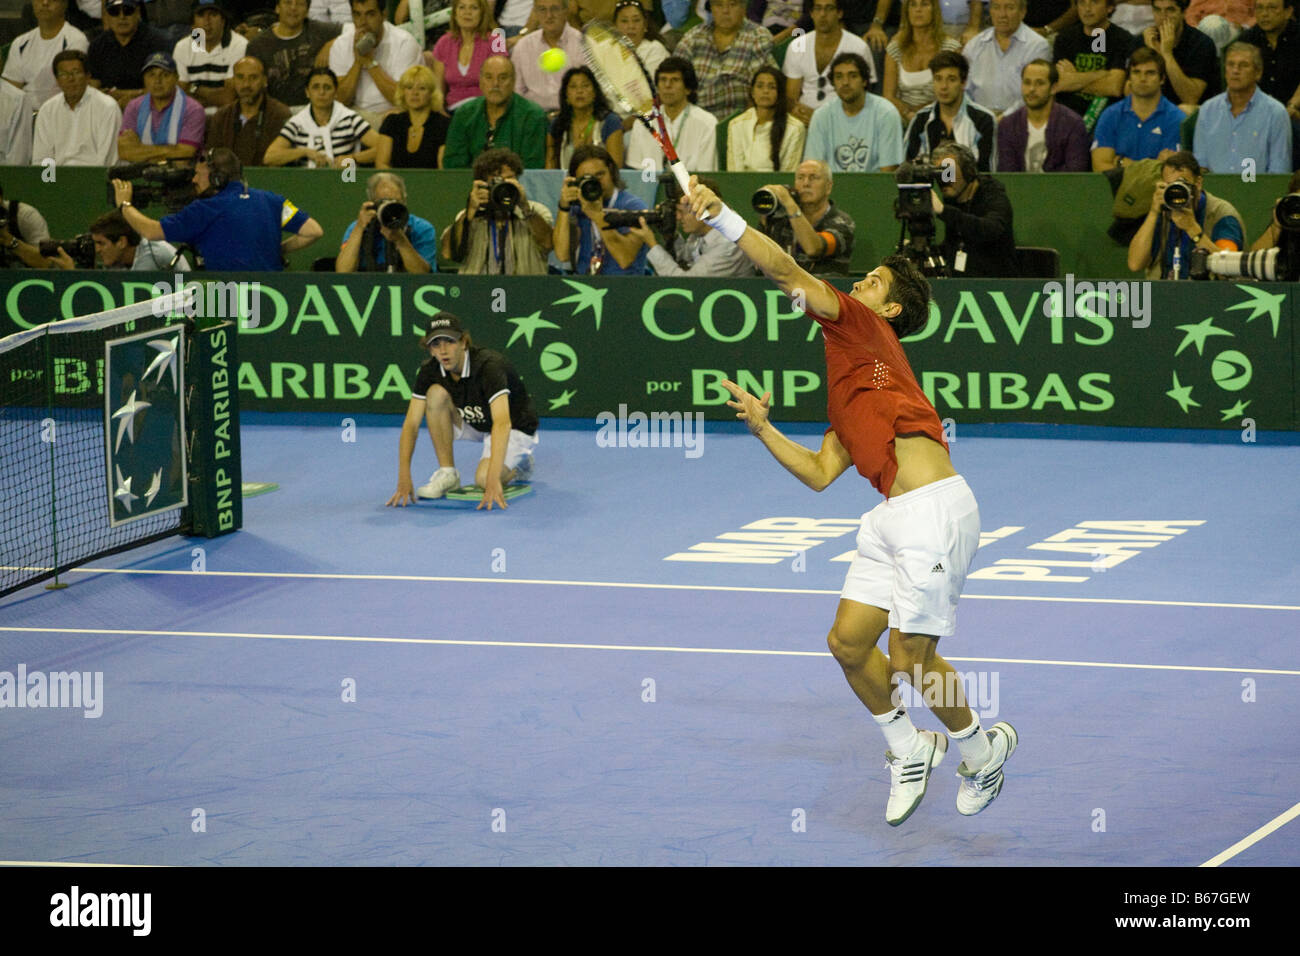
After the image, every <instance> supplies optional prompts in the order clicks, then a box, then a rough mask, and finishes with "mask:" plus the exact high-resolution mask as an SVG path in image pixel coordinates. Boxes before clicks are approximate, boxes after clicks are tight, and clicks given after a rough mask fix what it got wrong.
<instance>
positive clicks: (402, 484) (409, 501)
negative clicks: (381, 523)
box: [384, 478, 415, 508]
mask: <svg viewBox="0 0 1300 956" xmlns="http://www.w3.org/2000/svg"><path fill="white" fill-rule="evenodd" d="M413 504H415V488H414V486H413V485H412V484H411V479H410V478H402V479H398V482H397V490H396V491H395V492H393V497H391V498H389V499H388V504H387V505H385V506H384V507H386V508H391V507H392V506H393V505H401V506H402V507H403V508H405V507H406V506H407V505H413Z"/></svg>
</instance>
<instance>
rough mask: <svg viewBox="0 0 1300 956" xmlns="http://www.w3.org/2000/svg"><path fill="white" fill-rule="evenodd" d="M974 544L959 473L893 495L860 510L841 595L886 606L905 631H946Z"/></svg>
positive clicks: (970, 509) (975, 514)
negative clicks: (855, 545)
mask: <svg viewBox="0 0 1300 956" xmlns="http://www.w3.org/2000/svg"><path fill="white" fill-rule="evenodd" d="M979 543H980V512H979V505H978V504H976V502H975V496H974V495H973V494H972V493H971V490H970V488H969V487H968V486H967V484H966V479H964V478H962V477H961V475H955V476H953V477H952V478H945V479H943V480H942V481H936V482H933V483H931V484H928V485H925V486H923V487H921V488H917V489H916V490H915V491H909V492H908V493H907V494H904V495H898V496H897V497H894V498H890V499H888V500H886V501H883V502H881V503H880V504H879V505H877V506H876V507H875V508H873V509H872V510H871V511H868V512H867V513H866V514H864V515H863V516H862V525H861V527H859V529H858V553H857V554H856V555H854V556H853V563H852V564H850V565H849V573H848V574H847V575H846V576H845V578H844V589H843V590H842V591H841V592H840V597H842V598H845V599H847V600H849V601H857V602H858V603H860V604H869V605H871V606H872V607H878V608H883V609H885V610H887V611H889V626H890V627H896V628H898V629H899V630H900V631H902V632H903V633H905V634H929V635H932V636H934V637H947V636H948V635H950V634H953V633H955V632H956V630H957V599H958V598H959V597H961V589H962V586H963V585H964V584H965V583H966V572H967V570H968V569H969V568H970V563H971V560H972V559H973V558H974V557H975V552H976V550H977V549H978V548H979Z"/></svg>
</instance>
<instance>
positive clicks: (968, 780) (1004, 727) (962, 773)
mask: <svg viewBox="0 0 1300 956" xmlns="http://www.w3.org/2000/svg"><path fill="white" fill-rule="evenodd" d="M988 735H989V746H990V747H991V748H992V749H993V757H992V759H990V760H989V762H988V765H987V766H985V767H984V769H982V770H980V771H978V772H971V771H970V770H969V769H968V768H967V767H966V763H965V761H963V762H962V763H960V764H959V765H958V766H957V776H959V777H961V778H962V780H961V786H960V787H958V788H957V812H958V813H960V814H962V815H963V816H967V817H970V816H974V815H975V814H977V813H979V812H980V811H981V810H983V809H984V808H985V807H987V806H988V805H989V804H990V803H992V802H993V801H994V799H995V798H996V797H997V795H998V794H999V793H1001V792H1002V766H1003V764H1005V763H1006V762H1007V758H1009V757H1010V756H1011V755H1012V754H1013V753H1015V752H1016V744H1018V743H1019V742H1020V736H1019V734H1017V733H1016V728H1014V727H1012V726H1011V725H1010V724H1008V723H1007V722H1006V721H998V722H997V723H996V724H994V725H993V726H992V727H990V728H989V730H988Z"/></svg>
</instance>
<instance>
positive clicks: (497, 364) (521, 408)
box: [411, 345, 537, 435]
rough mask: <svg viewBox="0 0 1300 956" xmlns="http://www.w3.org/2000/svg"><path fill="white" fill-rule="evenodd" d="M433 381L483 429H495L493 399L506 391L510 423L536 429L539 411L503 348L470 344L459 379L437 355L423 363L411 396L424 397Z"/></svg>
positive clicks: (463, 415) (525, 429) (531, 431)
mask: <svg viewBox="0 0 1300 956" xmlns="http://www.w3.org/2000/svg"><path fill="white" fill-rule="evenodd" d="M434 385H441V386H442V387H443V388H445V389H446V390H447V392H448V393H449V394H450V395H451V400H452V403H453V404H454V405H455V406H456V408H457V409H458V410H459V411H460V415H461V418H463V419H464V420H465V424H466V425H469V426H471V427H473V428H476V429H478V430H479V431H481V432H489V431H491V430H492V399H494V398H496V397H497V396H498V395H500V394H502V393H503V392H504V393H506V394H508V395H509V396H510V427H511V428H513V429H516V430H518V431H521V432H523V433H524V434H525V435H532V434H534V433H535V432H536V431H537V412H536V410H535V409H534V408H533V400H532V398H530V397H529V395H528V389H526V388H524V381H523V379H521V378H520V377H519V373H518V372H516V371H515V369H514V366H513V365H511V364H510V360H509V359H507V358H506V357H505V356H504V355H502V354H501V353H500V352H496V351H493V350H492V349H483V348H479V347H478V346H476V345H471V346H470V347H469V348H468V349H467V350H466V353H465V365H464V366H462V368H461V373H460V380H459V381H457V380H455V379H453V378H452V377H451V376H450V375H449V374H447V372H446V371H445V370H444V369H443V367H442V364H441V363H440V362H439V361H438V360H437V359H435V358H430V359H429V360H428V361H426V362H425V363H424V364H422V365H421V366H420V371H419V372H418V373H417V374H416V376H415V387H414V388H412V389H411V398H413V399H421V398H424V397H425V395H427V394H428V391H429V389H430V388H432V387H433V386H434Z"/></svg>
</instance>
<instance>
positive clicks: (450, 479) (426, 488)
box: [415, 468, 460, 498]
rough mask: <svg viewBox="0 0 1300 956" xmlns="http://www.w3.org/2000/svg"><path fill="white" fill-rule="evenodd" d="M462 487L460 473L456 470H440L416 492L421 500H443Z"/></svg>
mask: <svg viewBox="0 0 1300 956" xmlns="http://www.w3.org/2000/svg"><path fill="white" fill-rule="evenodd" d="M459 487H460V472H459V471H457V470H456V469H455V468H439V469H438V470H437V471H435V472H434V473H433V474H432V475H430V476H429V483H428V484H427V485H421V486H420V487H419V488H417V489H416V490H415V493H416V495H418V496H419V497H421V498H441V497H442V496H443V495H445V494H446V493H447V492H449V491H455V490H456V489H457V488H459Z"/></svg>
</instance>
